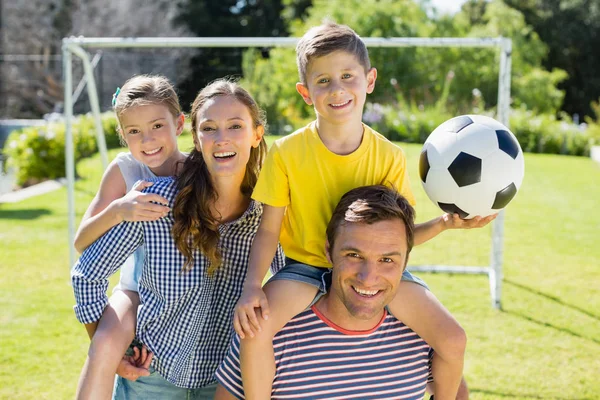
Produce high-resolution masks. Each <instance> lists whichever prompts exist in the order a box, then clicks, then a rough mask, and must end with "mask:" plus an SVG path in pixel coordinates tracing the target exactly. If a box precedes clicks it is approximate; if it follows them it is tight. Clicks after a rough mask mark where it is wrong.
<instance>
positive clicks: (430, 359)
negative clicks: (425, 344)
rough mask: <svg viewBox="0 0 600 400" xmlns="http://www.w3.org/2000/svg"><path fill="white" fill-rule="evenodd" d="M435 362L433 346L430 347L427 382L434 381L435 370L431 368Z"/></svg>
mask: <svg viewBox="0 0 600 400" xmlns="http://www.w3.org/2000/svg"><path fill="white" fill-rule="evenodd" d="M432 363H433V348H431V349H429V363H428V365H429V370H428V374H427V383H432V382H433V370H432V368H431V366H432Z"/></svg>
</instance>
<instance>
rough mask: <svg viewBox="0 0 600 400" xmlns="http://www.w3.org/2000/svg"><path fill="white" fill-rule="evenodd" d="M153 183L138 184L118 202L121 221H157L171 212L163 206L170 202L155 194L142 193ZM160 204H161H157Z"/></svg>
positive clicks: (143, 182)
mask: <svg viewBox="0 0 600 400" xmlns="http://www.w3.org/2000/svg"><path fill="white" fill-rule="evenodd" d="M149 186H152V182H146V181H140V182H138V183H137V184H136V185H135V186H134V187H133V188H132V189H131V190H130V191H129V193H127V194H126V195H125V196H123V197H122V198H120V199H119V200H117V201H116V207H117V215H118V216H119V218H120V219H121V221H156V220H157V219H159V218H162V217H164V216H166V215H167V213H168V212H169V211H170V210H171V209H170V208H169V207H167V206H164V205H161V204H169V202H168V200H167V199H165V198H164V197H162V196H159V195H157V194H155V193H141V191H142V190H144V189H145V188H147V187H149ZM155 203H160V204H155Z"/></svg>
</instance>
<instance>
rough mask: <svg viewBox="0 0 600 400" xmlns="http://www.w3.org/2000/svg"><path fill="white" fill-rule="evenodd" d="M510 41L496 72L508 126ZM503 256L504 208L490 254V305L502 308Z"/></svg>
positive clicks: (500, 103)
mask: <svg viewBox="0 0 600 400" xmlns="http://www.w3.org/2000/svg"><path fill="white" fill-rule="evenodd" d="M511 53H512V41H511V40H510V39H507V38H503V40H502V42H501V46H500V71H499V73H498V120H499V121H500V122H501V123H503V124H504V125H505V126H506V127H509V111H510V69H511V68H510V67H511V65H510V64H511ZM503 257H504V210H501V211H500V212H499V213H498V217H497V218H496V220H495V221H494V223H493V225H492V254H491V256H490V263H491V268H490V276H489V278H490V294H491V297H492V307H494V308H495V309H497V310H500V309H501V308H502V303H501V296H502V279H503V274H502V262H503Z"/></svg>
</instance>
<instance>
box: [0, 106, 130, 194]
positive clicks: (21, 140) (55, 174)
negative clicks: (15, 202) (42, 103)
mask: <svg viewBox="0 0 600 400" xmlns="http://www.w3.org/2000/svg"><path fill="white" fill-rule="evenodd" d="M108 114H110V115H108ZM102 125H103V129H104V132H105V138H106V142H107V146H108V147H109V148H114V147H118V146H119V139H118V135H116V134H115V132H116V119H115V118H114V115H112V113H106V114H104V115H103V116H102ZM72 127H73V139H74V140H73V145H74V149H75V161H78V160H80V159H82V158H84V157H89V156H91V155H92V154H94V153H95V152H96V151H98V146H97V143H96V131H95V129H96V128H95V123H94V120H93V117H92V116H91V115H82V116H79V117H77V118H76V119H74V121H73V125H72ZM5 153H6V155H7V165H8V167H10V168H14V170H15V174H16V179H17V184H18V185H22V186H28V185H30V184H34V183H37V182H39V181H42V180H45V179H55V178H59V177H63V176H65V124H64V122H57V123H49V124H48V125H46V126H44V127H29V128H23V129H19V130H16V131H14V132H12V133H11V134H10V135H9V137H8V139H7V141H6V145H5Z"/></svg>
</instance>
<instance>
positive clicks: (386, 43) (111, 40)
mask: <svg viewBox="0 0 600 400" xmlns="http://www.w3.org/2000/svg"><path fill="white" fill-rule="evenodd" d="M362 39H363V40H364V42H365V44H366V45H367V46H368V47H416V46H422V47H449V46H458V47H498V46H500V45H501V38H406V37H394V38H377V37H364V38H362ZM64 40H66V41H67V43H69V44H73V45H76V46H81V47H96V48H124V47H294V46H296V43H297V42H298V40H299V38H295V37H285V38H278V37H253V38H249V37H195V38H191V37H187V38H175V37H172V38H166V37H142V38H116V37H105V38H84V37H79V38H77V37H73V38H67V39H64Z"/></svg>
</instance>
